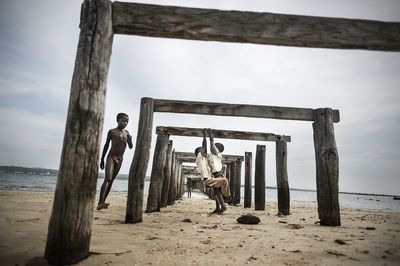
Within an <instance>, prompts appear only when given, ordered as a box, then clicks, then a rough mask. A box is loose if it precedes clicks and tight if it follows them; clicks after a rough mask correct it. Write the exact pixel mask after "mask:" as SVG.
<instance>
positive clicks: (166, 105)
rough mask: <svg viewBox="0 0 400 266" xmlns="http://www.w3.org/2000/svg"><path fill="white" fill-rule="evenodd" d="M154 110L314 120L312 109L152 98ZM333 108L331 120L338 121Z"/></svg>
mask: <svg viewBox="0 0 400 266" xmlns="http://www.w3.org/2000/svg"><path fill="white" fill-rule="evenodd" d="M154 112H167V113H184V114H198V115H217V116H239V117H255V118H273V119H286V120H301V121H314V109H312V108H298V107H280V106H265V105H248V104H230V103H212V102H195V101H176V100H162V99H154ZM339 121H340V117H339V110H333V122H339Z"/></svg>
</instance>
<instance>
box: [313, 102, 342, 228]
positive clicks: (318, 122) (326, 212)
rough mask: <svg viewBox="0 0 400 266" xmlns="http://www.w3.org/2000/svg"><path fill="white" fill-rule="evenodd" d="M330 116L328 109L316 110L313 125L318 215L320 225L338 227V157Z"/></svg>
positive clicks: (330, 110) (330, 111)
mask: <svg viewBox="0 0 400 266" xmlns="http://www.w3.org/2000/svg"><path fill="white" fill-rule="evenodd" d="M332 116H333V114H332V109H330V108H321V109H317V110H316V111H315V118H314V123H313V129H314V148H315V162H316V168H317V200H318V214H319V218H320V224H321V225H328V226H340V207H339V155H338V151H337V147H336V140H335V132H334V128H333V121H332Z"/></svg>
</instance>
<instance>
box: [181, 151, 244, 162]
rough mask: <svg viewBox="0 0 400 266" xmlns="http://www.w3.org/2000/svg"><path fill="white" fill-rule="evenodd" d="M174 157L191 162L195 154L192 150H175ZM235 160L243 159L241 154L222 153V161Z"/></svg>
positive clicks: (194, 158)
mask: <svg viewBox="0 0 400 266" xmlns="http://www.w3.org/2000/svg"><path fill="white" fill-rule="evenodd" d="M175 155H176V158H177V159H178V160H181V161H182V160H188V161H190V162H192V161H193V160H194V161H196V156H195V155H194V152H175ZM237 160H242V161H243V160H244V157H243V156H240V155H230V154H222V161H223V162H236V161H237Z"/></svg>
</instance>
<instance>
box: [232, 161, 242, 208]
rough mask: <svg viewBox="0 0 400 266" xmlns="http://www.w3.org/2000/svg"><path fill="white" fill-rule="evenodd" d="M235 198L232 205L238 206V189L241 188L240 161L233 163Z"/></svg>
mask: <svg viewBox="0 0 400 266" xmlns="http://www.w3.org/2000/svg"><path fill="white" fill-rule="evenodd" d="M234 178H235V188H234V189H235V197H234V199H233V205H237V204H240V189H241V187H242V160H241V159H238V160H237V161H236V163H235V177H234Z"/></svg>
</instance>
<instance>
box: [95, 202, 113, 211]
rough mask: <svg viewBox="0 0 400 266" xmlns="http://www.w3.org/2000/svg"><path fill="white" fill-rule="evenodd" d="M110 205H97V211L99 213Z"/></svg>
mask: <svg viewBox="0 0 400 266" xmlns="http://www.w3.org/2000/svg"><path fill="white" fill-rule="evenodd" d="M109 205H110V203H100V202H99V204H98V205H97V208H96V209H97V210H98V211H100V210H101V209H107V208H108V206H109Z"/></svg>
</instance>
